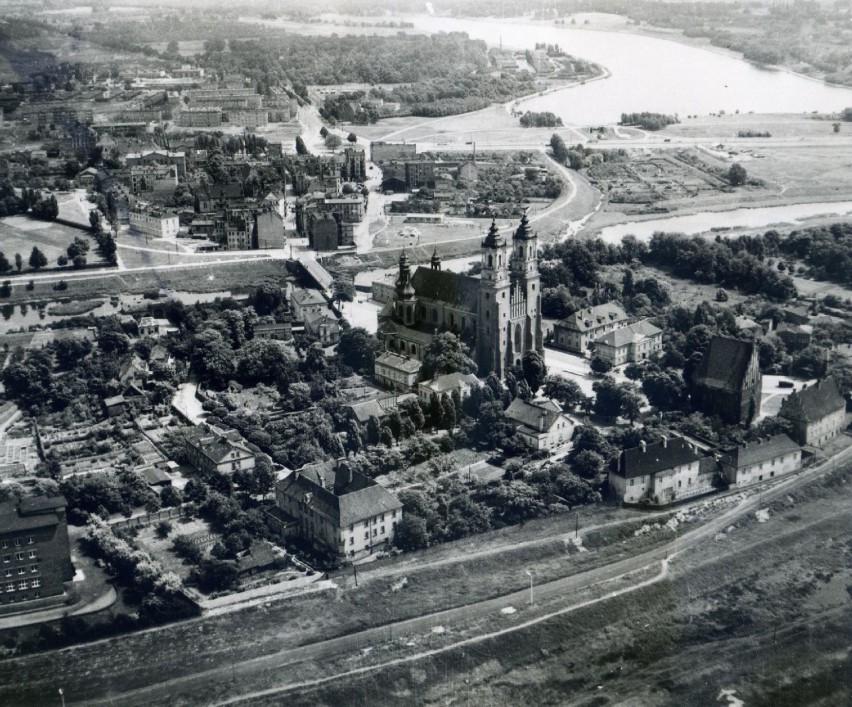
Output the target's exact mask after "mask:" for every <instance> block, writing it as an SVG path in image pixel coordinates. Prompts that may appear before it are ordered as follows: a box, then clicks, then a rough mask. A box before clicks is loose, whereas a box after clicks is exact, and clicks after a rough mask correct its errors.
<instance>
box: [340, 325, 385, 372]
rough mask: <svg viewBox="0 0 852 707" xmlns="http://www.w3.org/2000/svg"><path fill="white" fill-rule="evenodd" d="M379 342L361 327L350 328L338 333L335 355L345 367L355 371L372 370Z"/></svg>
mask: <svg viewBox="0 0 852 707" xmlns="http://www.w3.org/2000/svg"><path fill="white" fill-rule="evenodd" d="M378 348H379V341H378V339H376V337H375V336H373V335H372V334H370V332H368V331H367V330H366V329H364V328H362V327H350V328H349V329H344V330H343V331H341V332H340V343H338V345H337V355H338V357H339V358H340V360H341V361H342V362H343V363H345V364H346V365H347V366H350V367H351V368H353V369H355V370H356V371H370V372H372V370H373V364H374V363H375V360H376V352H377V351H378Z"/></svg>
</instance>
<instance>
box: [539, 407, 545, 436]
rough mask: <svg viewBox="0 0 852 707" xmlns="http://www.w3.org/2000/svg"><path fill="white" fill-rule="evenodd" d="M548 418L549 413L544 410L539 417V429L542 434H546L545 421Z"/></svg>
mask: <svg viewBox="0 0 852 707" xmlns="http://www.w3.org/2000/svg"><path fill="white" fill-rule="evenodd" d="M546 417H547V413H546V412H545V411H544V410H542V411H541V412H540V413H539V415H538V429H539V430H540V431H541V432H544V419H545V418H546Z"/></svg>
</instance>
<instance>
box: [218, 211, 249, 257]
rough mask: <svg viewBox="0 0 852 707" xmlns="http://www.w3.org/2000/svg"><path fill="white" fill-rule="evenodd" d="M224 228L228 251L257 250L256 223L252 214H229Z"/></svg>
mask: <svg viewBox="0 0 852 707" xmlns="http://www.w3.org/2000/svg"><path fill="white" fill-rule="evenodd" d="M224 226H225V246H226V247H227V249H228V250H254V249H256V248H257V241H256V239H255V232H254V222H253V218H252V214H251V213H250V212H248V211H231V212H228V214H227V216H226V218H225V222H224Z"/></svg>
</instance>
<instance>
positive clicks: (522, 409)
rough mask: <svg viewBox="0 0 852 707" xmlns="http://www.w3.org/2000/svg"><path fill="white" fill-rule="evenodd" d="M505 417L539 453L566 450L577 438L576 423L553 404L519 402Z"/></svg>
mask: <svg viewBox="0 0 852 707" xmlns="http://www.w3.org/2000/svg"><path fill="white" fill-rule="evenodd" d="M504 414H505V416H506V419H508V420H509V421H510V422H512V423H513V424H514V426H515V431H516V432H517V433H518V434H519V435H520V436H521V438H522V439H523V440H524V442H525V444H526V445H527V446H528V447H529V448H530V449H533V450H536V451H541V450H545V451H551V450H554V449H558V448H560V447H564V446H565V445H567V444H568V443H569V442H570V441H571V437H573V436H574V423H573V422H572V421H571V419H570V418H569V417H568V416H567V415H566V414H565V413H563V412H562V408H561V407H560V406H559V404H558V403H556V402H554V401H553V400H536V401H529V402H528V401H526V400H522V399H521V398H515V399H514V400H513V401H512V403H511V405H509V407H508V408H506V412H505V413H504Z"/></svg>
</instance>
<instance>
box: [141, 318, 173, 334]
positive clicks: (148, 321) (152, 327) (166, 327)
mask: <svg viewBox="0 0 852 707" xmlns="http://www.w3.org/2000/svg"><path fill="white" fill-rule="evenodd" d="M173 331H177V327H176V326H173V325H172V323H171V322H170V321H169V320H168V319H157V318H155V317H142V318H141V319H140V320H139V336H150V337H151V338H153V339H159V338H160V337H161V336H165V335H166V334H168V333H170V332H173Z"/></svg>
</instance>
